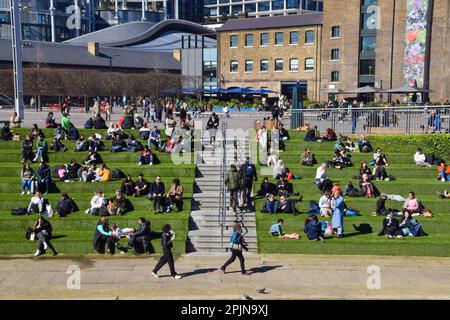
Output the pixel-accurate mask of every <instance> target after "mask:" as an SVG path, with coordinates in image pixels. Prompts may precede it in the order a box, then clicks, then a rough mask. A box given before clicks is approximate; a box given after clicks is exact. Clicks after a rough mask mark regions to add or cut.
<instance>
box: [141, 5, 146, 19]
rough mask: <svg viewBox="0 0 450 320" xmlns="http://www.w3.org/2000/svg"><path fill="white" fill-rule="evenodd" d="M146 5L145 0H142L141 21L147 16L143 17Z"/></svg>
mask: <svg viewBox="0 0 450 320" xmlns="http://www.w3.org/2000/svg"><path fill="white" fill-rule="evenodd" d="M146 7H147V1H146V0H142V17H141V21H147V18H146V17H145V10H146Z"/></svg>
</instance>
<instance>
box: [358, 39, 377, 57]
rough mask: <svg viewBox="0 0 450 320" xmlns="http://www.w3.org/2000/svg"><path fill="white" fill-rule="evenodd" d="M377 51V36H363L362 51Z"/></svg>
mask: <svg viewBox="0 0 450 320" xmlns="http://www.w3.org/2000/svg"><path fill="white" fill-rule="evenodd" d="M376 51H377V37H376V36H365V37H361V53H375V52H376Z"/></svg>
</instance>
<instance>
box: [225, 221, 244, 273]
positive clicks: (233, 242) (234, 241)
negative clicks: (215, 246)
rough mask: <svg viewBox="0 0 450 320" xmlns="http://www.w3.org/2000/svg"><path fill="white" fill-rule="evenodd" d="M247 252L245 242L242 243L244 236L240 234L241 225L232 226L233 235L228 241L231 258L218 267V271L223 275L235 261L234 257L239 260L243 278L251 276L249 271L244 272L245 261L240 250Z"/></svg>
mask: <svg viewBox="0 0 450 320" xmlns="http://www.w3.org/2000/svg"><path fill="white" fill-rule="evenodd" d="M243 248H244V249H245V250H247V247H246V244H245V241H244V236H243V234H242V228H241V225H240V224H238V223H236V224H235V225H234V228H233V234H232V235H231V239H230V251H231V257H230V259H228V260H227V262H225V264H224V265H223V266H222V267H220V271H221V272H223V273H225V269H226V268H227V267H228V266H229V265H230V264H232V263H233V262H234V261H235V260H236V257H237V258H239V262H240V263H241V273H242V274H243V275H245V276H248V275H251V274H252V272H251V271H246V270H245V259H244V256H243V255H242V249H243Z"/></svg>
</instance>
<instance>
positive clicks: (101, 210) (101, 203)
mask: <svg viewBox="0 0 450 320" xmlns="http://www.w3.org/2000/svg"><path fill="white" fill-rule="evenodd" d="M86 213H87V214H91V215H93V216H103V215H105V213H106V199H105V195H104V193H103V191H102V190H100V189H97V191H95V195H94V196H93V197H92V199H91V208H90V209H87V210H86Z"/></svg>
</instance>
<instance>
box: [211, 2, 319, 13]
mask: <svg viewBox="0 0 450 320" xmlns="http://www.w3.org/2000/svg"><path fill="white" fill-rule="evenodd" d="M246 1H248V2H253V3H245V4H244V5H242V4H238V5H232V6H231V7H230V6H220V7H206V8H205V14H206V16H216V15H217V13H219V15H224V14H226V15H228V14H230V13H234V14H238V13H239V12H242V11H244V12H247V13H255V12H267V11H270V10H271V9H272V10H284V8H285V5H286V9H300V8H302V9H305V10H311V11H323V3H322V2H321V1H320V2H319V1H314V0H308V1H305V0H303V2H302V3H300V0H286V4H285V3H284V2H285V0H273V1H272V8H271V6H270V1H262V2H258V3H256V2H255V1H252V0H246ZM234 2H244V0H238V1H230V0H219V3H217V1H216V0H205V2H204V4H205V5H216V4H233V3H234ZM230 9H231V10H230Z"/></svg>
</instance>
